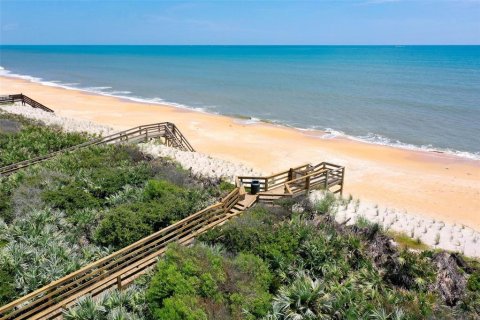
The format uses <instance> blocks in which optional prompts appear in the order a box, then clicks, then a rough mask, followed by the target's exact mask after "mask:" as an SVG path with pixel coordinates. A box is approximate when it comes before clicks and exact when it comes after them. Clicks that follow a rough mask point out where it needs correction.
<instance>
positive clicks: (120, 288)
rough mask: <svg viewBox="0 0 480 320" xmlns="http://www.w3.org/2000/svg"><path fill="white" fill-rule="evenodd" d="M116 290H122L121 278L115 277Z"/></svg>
mask: <svg viewBox="0 0 480 320" xmlns="http://www.w3.org/2000/svg"><path fill="white" fill-rule="evenodd" d="M117 288H118V290H122V276H118V277H117Z"/></svg>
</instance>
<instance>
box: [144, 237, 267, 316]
mask: <svg viewBox="0 0 480 320" xmlns="http://www.w3.org/2000/svg"><path fill="white" fill-rule="evenodd" d="M270 281H271V275H270V272H269V271H268V268H267V266H266V265H265V263H264V262H263V261H262V260H261V259H259V258H258V257H255V256H253V255H249V254H241V255H239V256H237V257H236V258H228V257H226V256H224V255H223V254H222V253H221V252H219V251H218V250H217V249H216V248H213V249H212V248H209V247H205V246H200V245H197V246H194V247H193V248H185V247H180V246H178V245H173V246H171V247H170V248H169V249H168V250H167V252H166V254H165V257H164V258H163V259H161V260H160V261H159V263H158V266H157V272H156V274H155V275H154V277H153V279H152V281H151V283H150V287H149V289H148V291H147V300H148V302H149V304H150V307H151V310H152V312H153V314H154V317H155V318H156V319H258V318H260V317H262V316H265V315H266V314H267V312H268V310H269V306H270V299H271V298H270V294H269V293H268V287H269V285H270Z"/></svg>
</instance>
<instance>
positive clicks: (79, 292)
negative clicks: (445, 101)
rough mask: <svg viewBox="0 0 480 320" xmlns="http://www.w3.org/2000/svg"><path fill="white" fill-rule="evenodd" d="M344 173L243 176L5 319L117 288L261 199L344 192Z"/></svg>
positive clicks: (5, 311)
mask: <svg viewBox="0 0 480 320" xmlns="http://www.w3.org/2000/svg"><path fill="white" fill-rule="evenodd" d="M343 174H344V168H343V167H340V166H337V165H334V164H330V163H326V162H322V163H320V164H318V165H316V166H311V165H304V166H301V167H297V168H292V169H289V170H287V171H284V172H281V173H277V174H275V175H271V176H268V177H238V178H237V179H236V187H235V189H234V190H232V191H231V192H230V193H229V194H228V195H227V196H226V197H224V198H223V199H222V200H221V201H220V202H218V203H216V204H214V205H211V206H209V207H207V208H205V209H203V210H201V211H199V212H196V213H194V214H192V215H190V216H188V217H186V218H184V219H182V220H180V221H178V222H176V223H174V224H172V225H170V226H168V227H166V228H164V229H162V230H159V231H157V232H155V233H153V234H151V235H150V236H148V237H145V238H143V239H141V240H139V241H137V242H135V243H133V244H131V245H129V246H127V247H125V248H123V249H121V250H119V251H117V252H114V253H112V254H110V255H109V256H107V257H104V258H102V259H100V260H98V261H95V262H93V263H91V264H89V265H87V266H85V267H83V268H81V269H80V270H77V271H75V272H73V273H71V274H69V275H66V276H64V277H63V278H61V279H58V280H56V281H53V282H52V283H50V284H48V285H46V286H44V287H42V288H40V289H37V290H35V291H34V292H32V293H29V294H27V295H25V296H23V297H21V298H19V299H17V300H15V301H12V302H10V303H8V304H7V305H5V306H3V307H0V319H1V320H7V319H8V320H13V319H18V320H22V319H53V318H57V317H60V316H61V314H62V312H63V310H64V309H66V308H69V307H70V306H71V305H73V304H75V301H76V299H78V298H80V297H82V296H84V295H88V294H89V295H92V296H96V295H98V294H100V293H101V292H104V291H106V290H109V289H111V288H118V289H122V288H124V287H125V286H127V285H128V284H130V283H131V282H132V281H133V280H135V279H136V278H137V277H138V276H140V275H141V274H143V273H145V272H146V271H147V270H150V269H151V268H152V267H153V266H154V265H155V264H156V261H157V259H158V257H159V256H161V255H163V253H164V252H165V250H166V248H167V246H168V244H170V243H172V242H177V243H180V244H183V245H188V244H191V243H192V242H193V241H194V239H195V238H196V237H197V236H199V235H201V234H202V233H204V232H207V231H208V230H210V229H212V228H215V227H216V226H220V225H222V224H224V223H225V222H227V221H228V220H230V219H232V218H234V217H236V216H238V215H240V214H241V213H242V212H244V211H245V210H247V209H248V208H250V207H252V206H253V205H255V203H257V202H264V203H273V201H274V200H277V199H280V198H292V197H295V196H298V195H300V194H305V193H308V192H310V190H312V189H315V188H324V187H325V186H327V187H328V188H331V187H333V186H337V185H339V186H340V188H339V189H336V190H333V191H335V192H341V191H342V189H343ZM292 178H294V179H292ZM322 179H325V181H326V182H323V181H324V180H322ZM255 180H258V181H260V182H261V186H262V187H261V192H260V193H258V194H256V195H252V194H247V193H246V191H245V188H246V187H247V188H248V187H251V183H252V182H253V181H255ZM322 183H323V184H322Z"/></svg>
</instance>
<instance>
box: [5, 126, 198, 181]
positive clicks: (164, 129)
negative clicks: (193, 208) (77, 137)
mask: <svg viewBox="0 0 480 320" xmlns="http://www.w3.org/2000/svg"><path fill="white" fill-rule="evenodd" d="M154 138H163V139H164V143H165V144H166V145H167V146H170V147H174V148H178V149H180V150H183V151H191V152H194V151H195V149H193V147H192V145H191V144H190V143H189V142H188V140H187V139H186V138H185V136H184V135H183V134H182V133H181V131H180V130H179V129H178V127H177V126H176V125H175V124H173V123H171V122H160V123H153V124H148V125H142V126H138V127H135V128H132V129H128V130H125V131H120V132H117V133H114V134H111V135H108V136H106V137H102V138H98V139H93V140H90V141H88V142H85V143H82V144H79V145H76V146H73V147H69V148H65V149H62V150H59V151H55V152H51V153H49V154H47V155H44V156H40V157H36V158H32V159H28V160H25V161H21V162H17V163H13V164H10V165H8V166H5V167H0V176H2V175H9V174H12V173H14V172H17V171H18V170H20V169H23V168H27V167H29V166H31V165H34V164H37V163H39V162H43V161H45V160H48V159H51V158H53V157H55V156H57V155H60V154H64V153H66V152H72V151H76V150H79V149H83V148H86V147H89V146H94V145H102V144H112V143H138V142H144V141H148V140H149V139H154Z"/></svg>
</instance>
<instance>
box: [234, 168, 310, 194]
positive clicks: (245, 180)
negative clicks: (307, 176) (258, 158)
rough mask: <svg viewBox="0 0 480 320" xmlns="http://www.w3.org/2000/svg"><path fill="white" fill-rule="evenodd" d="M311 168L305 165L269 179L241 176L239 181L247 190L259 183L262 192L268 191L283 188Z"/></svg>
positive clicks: (268, 177)
mask: <svg viewBox="0 0 480 320" xmlns="http://www.w3.org/2000/svg"><path fill="white" fill-rule="evenodd" d="M309 167H310V165H309V164H305V165H302V166H299V167H296V168H291V169H289V170H287V171H282V172H279V173H276V174H273V175H271V176H267V177H248V176H240V177H238V180H239V181H240V183H241V184H242V185H243V186H245V187H247V188H250V186H251V184H252V182H253V181H258V182H259V183H260V191H268V190H271V189H274V188H277V187H279V186H281V185H282V184H284V183H285V182H287V181H289V180H291V179H292V178H293V177H295V176H296V175H301V174H303V173H305V172H308V170H309Z"/></svg>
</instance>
